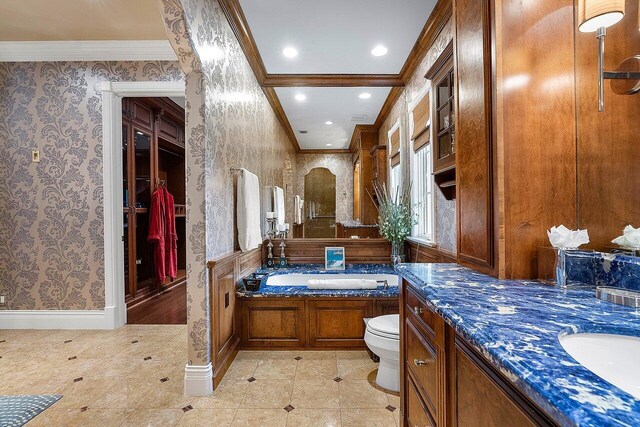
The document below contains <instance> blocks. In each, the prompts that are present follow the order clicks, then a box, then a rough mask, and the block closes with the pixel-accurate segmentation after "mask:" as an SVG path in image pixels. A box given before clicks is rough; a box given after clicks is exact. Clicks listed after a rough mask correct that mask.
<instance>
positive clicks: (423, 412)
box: [406, 376, 436, 427]
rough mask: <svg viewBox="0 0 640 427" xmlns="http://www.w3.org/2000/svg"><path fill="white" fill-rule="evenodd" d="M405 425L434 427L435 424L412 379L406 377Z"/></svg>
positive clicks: (410, 426)
mask: <svg viewBox="0 0 640 427" xmlns="http://www.w3.org/2000/svg"><path fill="white" fill-rule="evenodd" d="M406 393H407V414H406V418H407V424H408V426H409V427H435V426H436V422H435V421H434V420H433V417H432V416H431V414H430V413H429V409H427V406H426V405H425V404H424V402H423V401H422V399H421V398H420V394H419V393H418V389H417V388H416V386H415V384H414V382H413V380H412V378H411V377H410V376H409V377H407V390H406Z"/></svg>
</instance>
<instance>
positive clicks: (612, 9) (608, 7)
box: [578, 0, 640, 111]
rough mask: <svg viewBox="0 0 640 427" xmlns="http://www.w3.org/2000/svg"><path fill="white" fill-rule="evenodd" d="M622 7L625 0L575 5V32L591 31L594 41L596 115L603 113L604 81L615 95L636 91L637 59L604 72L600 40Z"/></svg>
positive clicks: (588, 0)
mask: <svg viewBox="0 0 640 427" xmlns="http://www.w3.org/2000/svg"><path fill="white" fill-rule="evenodd" d="M624 6H625V0H579V1H578V20H579V27H578V29H579V30H580V31H581V32H583V33H592V32H594V31H595V32H596V38H597V39H598V111H603V110H604V79H611V80H613V82H612V84H611V86H612V88H613V90H614V92H615V93H617V94H626V95H632V94H634V93H637V92H638V91H640V56H632V57H631V58H628V59H626V60H625V61H624V62H623V63H622V64H621V65H620V67H621V68H622V70H621V71H605V70H604V38H605V36H606V35H607V28H608V27H610V26H612V25H614V24H616V23H617V22H619V21H620V20H621V19H622V18H623V17H624V11H625V8H624ZM639 20H640V17H639ZM626 80H629V81H626Z"/></svg>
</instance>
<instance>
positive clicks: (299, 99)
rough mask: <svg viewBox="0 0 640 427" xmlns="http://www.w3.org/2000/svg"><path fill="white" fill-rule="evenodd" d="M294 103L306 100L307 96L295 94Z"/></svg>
mask: <svg viewBox="0 0 640 427" xmlns="http://www.w3.org/2000/svg"><path fill="white" fill-rule="evenodd" d="M295 98H296V101H304V100H305V99H307V96H306V95H305V94H304V93H296V96H295Z"/></svg>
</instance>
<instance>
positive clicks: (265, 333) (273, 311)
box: [242, 298, 306, 348]
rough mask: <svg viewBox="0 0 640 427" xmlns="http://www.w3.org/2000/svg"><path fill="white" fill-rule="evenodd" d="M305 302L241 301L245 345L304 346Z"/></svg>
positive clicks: (280, 299)
mask: <svg viewBox="0 0 640 427" xmlns="http://www.w3.org/2000/svg"><path fill="white" fill-rule="evenodd" d="M305 341H306V340H305V304H304V300H300V299H297V298H270V299H264V298H247V299H245V300H243V302H242V347H243V348H251V347H267V348H268V347H298V348H299V347H304V346H305Z"/></svg>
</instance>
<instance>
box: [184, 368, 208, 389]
mask: <svg viewBox="0 0 640 427" xmlns="http://www.w3.org/2000/svg"><path fill="white" fill-rule="evenodd" d="M211 393H213V369H212V368H211V363H209V364H208V365H206V366H196V365H187V366H185V368H184V394H186V395H187V396H209V395H210V394H211Z"/></svg>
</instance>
